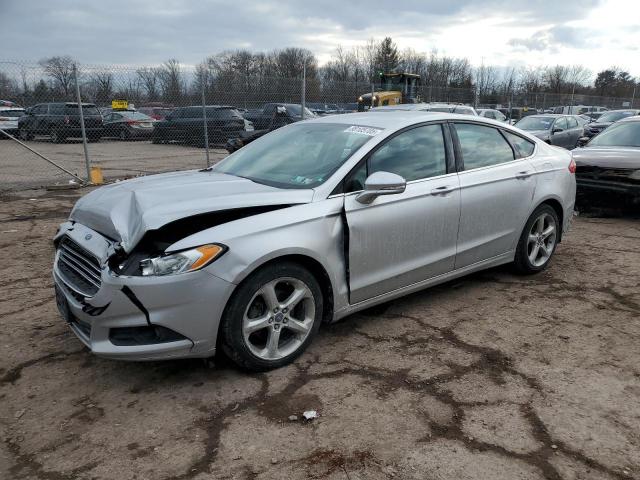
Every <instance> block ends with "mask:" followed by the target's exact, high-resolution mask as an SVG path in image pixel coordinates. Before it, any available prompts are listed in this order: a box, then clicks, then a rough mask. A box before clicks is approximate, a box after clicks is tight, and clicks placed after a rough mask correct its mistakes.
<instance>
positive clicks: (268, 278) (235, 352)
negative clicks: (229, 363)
mask: <svg viewBox="0 0 640 480" xmlns="http://www.w3.org/2000/svg"><path fill="white" fill-rule="evenodd" d="M322 309H323V298H322V292H321V290H320V286H319V285H318V282H317V280H316V279H315V277H314V276H313V275H312V274H311V273H310V272H309V271H308V270H306V269H305V268H304V267H302V266H300V265H298V264H296V263H290V262H283V263H280V264H272V265H268V266H266V267H264V268H262V269H260V270H258V271H257V272H256V273H254V274H252V275H251V276H250V277H249V278H247V280H245V281H244V282H243V283H242V284H241V285H240V286H239V287H238V289H237V290H236V292H234V294H233V296H232V298H231V299H230V301H229V303H228V304H227V307H226V309H225V312H224V314H223V319H222V325H221V332H220V334H221V343H222V348H223V350H224V352H225V353H226V354H227V355H228V356H229V358H231V359H232V360H233V361H234V362H235V363H236V364H237V365H239V366H240V367H241V368H244V369H246V370H251V371H265V370H271V369H273V368H278V367H281V366H284V365H287V364H289V363H291V362H292V361H293V360H295V359H296V358H297V357H298V356H299V355H300V354H302V352H303V351H304V350H305V349H306V348H307V346H308V345H309V344H310V343H311V341H312V340H313V337H314V336H315V335H316V333H317V331H318V329H319V328H320V322H321V319H322Z"/></svg>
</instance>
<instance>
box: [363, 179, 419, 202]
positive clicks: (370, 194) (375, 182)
mask: <svg viewBox="0 0 640 480" xmlns="http://www.w3.org/2000/svg"><path fill="white" fill-rule="evenodd" d="M406 188H407V181H406V180H405V179H404V178H402V177H401V176H400V175H396V174H395V173H390V172H375V173H372V174H371V175H369V177H368V178H367V180H366V181H365V182H364V192H362V193H360V194H359V195H358V196H357V197H356V200H357V201H358V202H360V203H363V204H365V205H368V204H370V203H371V202H373V201H374V200H375V199H376V198H378V197H379V196H380V195H395V194H398V193H403V192H404V191H405V189H406Z"/></svg>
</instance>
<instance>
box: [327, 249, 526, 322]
mask: <svg viewBox="0 0 640 480" xmlns="http://www.w3.org/2000/svg"><path fill="white" fill-rule="evenodd" d="M514 256H515V251H510V252H506V253H503V254H501V255H498V256H495V257H492V258H489V259H487V260H483V261H481V262H477V263H474V264H472V265H467V266H466V267H463V268H460V269H458V270H453V271H451V272H448V273H443V274H442V275H438V276H437V277H432V278H429V279H427V280H423V281H421V282H418V283H414V284H411V285H407V286H406V287H402V288H398V289H397V290H393V291H391V292H388V293H384V294H382V295H378V296H376V297H373V298H369V299H367V300H363V301H362V302H358V303H354V304H353V305H349V306H347V307H345V308H343V309H341V310H340V311H337V312H335V313H334V315H333V320H334V321H337V320H340V319H341V318H344V317H346V316H347V315H351V314H352V313H355V312H359V311H360V310H364V309H367V308H369V307H373V306H374V305H379V304H381V303H385V302H388V301H389V300H394V299H396V298H400V297H404V296H405V295H408V294H410V293H413V292H417V291H419V290H423V289H425V288H429V287H432V286H434V285H439V284H441V283H446V282H448V281H449V280H453V279H455V278H459V277H464V276H465V275H468V274H470V273H473V272H477V271H479V270H485V269H487V268H492V267H497V266H498V265H504V264H506V263H510V262H513V258H514Z"/></svg>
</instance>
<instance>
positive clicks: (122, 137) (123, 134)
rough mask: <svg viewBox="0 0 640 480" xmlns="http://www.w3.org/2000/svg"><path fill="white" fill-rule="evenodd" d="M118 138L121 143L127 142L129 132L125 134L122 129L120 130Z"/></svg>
mask: <svg viewBox="0 0 640 480" xmlns="http://www.w3.org/2000/svg"><path fill="white" fill-rule="evenodd" d="M118 137H120V140H122V141H125V140H129V132H127V131H126V130H125V129H124V128H123V129H122V130H120V134H119V135H118Z"/></svg>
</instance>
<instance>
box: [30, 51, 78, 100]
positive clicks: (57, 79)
mask: <svg viewBox="0 0 640 480" xmlns="http://www.w3.org/2000/svg"><path fill="white" fill-rule="evenodd" d="M39 63H40V65H41V66H42V67H43V68H44V71H45V73H46V74H47V75H48V76H49V77H51V79H52V80H53V82H54V88H57V89H59V91H60V93H61V94H62V95H64V96H65V97H69V96H70V94H71V92H72V91H73V90H72V89H73V80H74V79H73V67H74V65H75V62H74V60H73V59H72V58H71V57H69V56H63V57H51V58H45V59H43V60H40V62H39Z"/></svg>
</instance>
